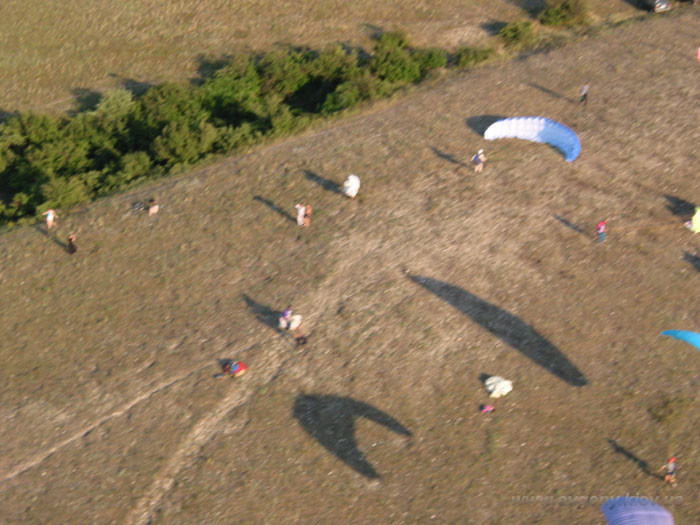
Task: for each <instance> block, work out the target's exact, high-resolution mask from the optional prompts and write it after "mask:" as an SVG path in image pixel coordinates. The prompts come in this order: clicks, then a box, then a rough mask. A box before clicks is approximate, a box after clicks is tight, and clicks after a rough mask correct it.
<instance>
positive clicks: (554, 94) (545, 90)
mask: <svg viewBox="0 0 700 525" xmlns="http://www.w3.org/2000/svg"><path fill="white" fill-rule="evenodd" d="M527 85H528V86H530V87H532V88H535V89H538V90H540V91H541V92H542V93H546V94H547V95H549V96H550V97H553V98H558V99H561V100H566V101H567V102H570V103H571V104H573V103H574V102H576V101H575V100H572V99H570V98H569V97H567V96H566V95H562V94H561V93H557V92H556V91H552V90H551V89H549V88H546V87H544V86H540V85H539V84H535V83H533V82H528V83H527Z"/></svg>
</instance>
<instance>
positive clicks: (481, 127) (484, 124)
mask: <svg viewBox="0 0 700 525" xmlns="http://www.w3.org/2000/svg"><path fill="white" fill-rule="evenodd" d="M504 118H506V117H501V116H498V115H475V116H473V117H469V118H467V126H468V127H469V128H471V129H472V130H473V131H476V132H477V133H478V134H479V135H481V136H483V135H484V132H485V131H486V129H487V128H488V127H489V126H490V125H491V124H493V123H494V122H497V121H499V120H502V119H504Z"/></svg>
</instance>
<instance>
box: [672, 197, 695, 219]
mask: <svg viewBox="0 0 700 525" xmlns="http://www.w3.org/2000/svg"><path fill="white" fill-rule="evenodd" d="M664 197H666V200H667V201H668V202H667V203H666V209H667V210H668V211H670V212H671V213H673V214H674V215H676V216H677V217H683V218H686V217H687V218H690V217H691V216H692V215H693V214H695V204H693V203H692V202H690V201H686V200H684V199H680V198H678V197H674V196H673V195H664Z"/></svg>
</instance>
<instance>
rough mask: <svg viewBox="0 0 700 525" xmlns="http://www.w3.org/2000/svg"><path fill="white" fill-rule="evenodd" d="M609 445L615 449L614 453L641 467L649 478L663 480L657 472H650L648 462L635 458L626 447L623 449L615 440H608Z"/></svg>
mask: <svg viewBox="0 0 700 525" xmlns="http://www.w3.org/2000/svg"><path fill="white" fill-rule="evenodd" d="M608 443H609V444H610V446H611V447H612V448H613V451H614V452H615V453H616V454H622V455H623V456H625V457H626V458H627V459H629V460H630V461H632V462H633V463H634V464H635V465H637V466H638V467H639V469H640V470H641V471H642V472H644V474H646V475H647V476H651V477H654V478H660V479H663V476H659V475H658V474H656V473H655V472H652V471H651V470H649V464H648V463H647V462H646V461H644V460H643V459H641V458H639V457H637V456H635V455H634V454H633V453H632V452H630V451H629V450H627V449H626V448H625V447H621V446H620V445H618V444H617V441H615V440H614V439H608Z"/></svg>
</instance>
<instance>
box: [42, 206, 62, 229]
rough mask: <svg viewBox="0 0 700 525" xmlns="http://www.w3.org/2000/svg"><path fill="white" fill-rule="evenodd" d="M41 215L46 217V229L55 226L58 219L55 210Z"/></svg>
mask: <svg viewBox="0 0 700 525" xmlns="http://www.w3.org/2000/svg"><path fill="white" fill-rule="evenodd" d="M41 215H46V228H47V229H48V230H50V229H51V228H53V227H54V226H55V225H56V219H58V214H57V213H56V211H55V210H46V211H45V212H44V213H42V214H41Z"/></svg>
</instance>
